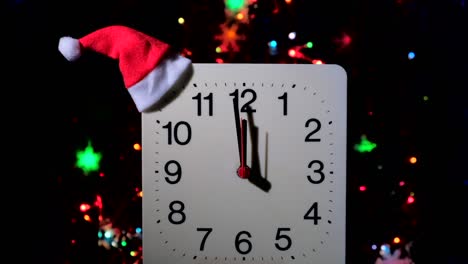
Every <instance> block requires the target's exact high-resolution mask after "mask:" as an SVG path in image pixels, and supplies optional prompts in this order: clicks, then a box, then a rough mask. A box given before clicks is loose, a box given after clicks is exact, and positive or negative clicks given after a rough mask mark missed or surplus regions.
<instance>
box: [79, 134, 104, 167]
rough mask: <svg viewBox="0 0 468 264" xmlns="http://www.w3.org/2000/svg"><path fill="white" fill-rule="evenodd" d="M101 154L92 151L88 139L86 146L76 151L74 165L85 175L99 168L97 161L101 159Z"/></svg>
mask: <svg viewBox="0 0 468 264" xmlns="http://www.w3.org/2000/svg"><path fill="white" fill-rule="evenodd" d="M101 158H102V154H101V153H97V152H94V148H93V146H92V145H91V141H88V146H86V148H85V149H84V150H79V151H77V152H76V159H77V161H76V166H77V167H78V168H80V169H81V170H83V173H84V174H85V175H88V174H89V173H90V172H92V171H97V170H99V162H100V161H101Z"/></svg>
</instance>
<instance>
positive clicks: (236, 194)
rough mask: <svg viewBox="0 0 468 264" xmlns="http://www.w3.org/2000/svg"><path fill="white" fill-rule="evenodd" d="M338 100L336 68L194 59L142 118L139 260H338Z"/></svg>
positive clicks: (341, 137) (342, 79) (341, 154)
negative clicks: (166, 98) (170, 95)
mask: <svg viewBox="0 0 468 264" xmlns="http://www.w3.org/2000/svg"><path fill="white" fill-rule="evenodd" d="M346 98H347V90H346V74H345V72H344V71H343V70H342V68H341V67H339V66H336V65H299V64H293V65H282V64H274V65H266V64H194V75H193V76H192V78H191V80H190V81H189V83H188V85H187V86H186V87H185V88H184V89H183V90H182V91H181V92H180V94H179V95H178V96H177V98H175V99H174V100H173V101H172V102H170V103H169V104H167V105H166V106H165V107H164V108H162V109H160V110H159V111H155V112H152V113H143V115H142V122H143V135H142V136H143V193H144V197H143V231H144V233H143V257H144V260H145V263H158V264H159V263H161V264H162V263H170V264H176V263H298V264H300V263H322V264H323V263H333V264H337V263H345V219H346V215H345V212H346V109H347V108H346ZM236 100H237V101H238V108H239V109H238V110H239V112H238V113H239V116H238V117H237V116H236V114H235V112H236V110H235V107H234V106H235V105H236V103H235V102H236ZM240 119H245V120H247V121H246V123H244V126H243V127H244V128H246V129H245V131H242V130H241V131H240V145H239V144H238V142H239V140H238V136H237V135H238V130H237V128H236V123H237V124H241V121H240ZM244 138H245V141H244V140H243V139H244ZM242 142H245V143H244V144H242ZM243 150H245V151H243ZM242 157H245V158H244V159H243V158H242ZM242 160H244V163H243V161H242ZM241 163H243V164H244V165H243V166H244V167H247V166H248V167H249V168H250V175H249V177H248V178H241V177H239V175H238V168H239V167H240V166H241Z"/></svg>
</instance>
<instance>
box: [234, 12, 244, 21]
mask: <svg viewBox="0 0 468 264" xmlns="http://www.w3.org/2000/svg"><path fill="white" fill-rule="evenodd" d="M236 18H237V19H238V20H242V19H244V14H242V13H239V14H237V15H236Z"/></svg>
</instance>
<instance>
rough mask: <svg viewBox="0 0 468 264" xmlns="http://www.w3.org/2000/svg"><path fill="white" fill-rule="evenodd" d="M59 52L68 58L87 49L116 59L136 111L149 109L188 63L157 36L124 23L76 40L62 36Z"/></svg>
mask: <svg viewBox="0 0 468 264" xmlns="http://www.w3.org/2000/svg"><path fill="white" fill-rule="evenodd" d="M58 49H59V51H60V52H61V53H62V55H63V56H64V57H65V58H66V59H67V60H69V61H74V60H77V59H78V58H79V57H80V56H81V54H82V51H83V49H90V50H93V51H95V52H98V53H101V54H104V55H106V56H108V57H110V58H112V59H116V60H118V61H119V67H120V71H121V73H122V75H123V80H124V84H125V87H126V88H127V91H128V92H129V93H130V95H131V97H132V99H133V101H134V102H135V105H136V107H137V109H138V111H139V112H144V111H147V110H149V109H150V108H151V107H152V106H154V105H155V104H156V103H157V102H158V101H159V100H160V99H161V97H162V96H163V95H165V94H166V93H167V92H168V91H169V90H170V89H171V88H172V86H174V84H175V83H176V82H177V80H178V79H179V78H180V77H181V76H182V75H184V73H185V72H186V70H187V69H189V68H190V66H191V61H190V60H189V59H187V58H185V57H183V56H182V55H180V54H176V53H172V52H169V50H170V46H169V45H168V44H166V43H164V42H162V41H160V40H158V39H155V38H153V37H150V36H148V35H146V34H144V33H142V32H139V31H136V30H134V29H132V28H128V27H125V26H109V27H105V28H102V29H99V30H96V31H94V32H92V33H90V34H88V35H86V36H84V37H82V38H80V39H74V38H72V37H62V38H60V41H59V47H58Z"/></svg>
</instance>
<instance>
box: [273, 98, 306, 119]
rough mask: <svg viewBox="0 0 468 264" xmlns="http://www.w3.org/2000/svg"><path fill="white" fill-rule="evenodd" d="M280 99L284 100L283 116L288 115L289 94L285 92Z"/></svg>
mask: <svg viewBox="0 0 468 264" xmlns="http://www.w3.org/2000/svg"><path fill="white" fill-rule="evenodd" d="M278 99H280V100H283V115H285V116H286V115H288V93H287V92H284V94H283V95H281V96H278ZM306 126H307V125H306Z"/></svg>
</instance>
